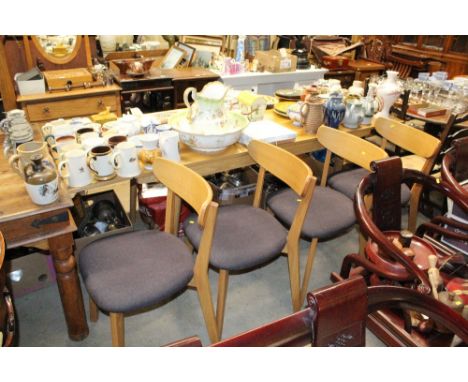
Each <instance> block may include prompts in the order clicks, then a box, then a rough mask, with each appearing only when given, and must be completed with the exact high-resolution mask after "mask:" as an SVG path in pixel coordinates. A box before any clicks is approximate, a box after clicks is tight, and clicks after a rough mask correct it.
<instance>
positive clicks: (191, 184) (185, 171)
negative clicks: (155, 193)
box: [153, 158, 213, 227]
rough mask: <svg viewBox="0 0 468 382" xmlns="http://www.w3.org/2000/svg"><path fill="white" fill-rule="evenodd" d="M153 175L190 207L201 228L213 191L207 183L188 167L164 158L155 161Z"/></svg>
mask: <svg viewBox="0 0 468 382" xmlns="http://www.w3.org/2000/svg"><path fill="white" fill-rule="evenodd" d="M153 173H154V176H155V177H156V179H158V180H159V181H160V182H161V183H163V184H164V185H165V186H166V187H167V188H168V189H169V190H171V191H172V192H174V193H175V194H176V195H177V196H179V197H180V198H181V199H183V200H184V201H186V202H187V203H188V204H190V205H191V206H192V208H193V209H194V210H195V211H196V212H197V214H198V223H199V224H200V225H201V226H202V227H203V226H204V223H205V210H206V208H208V206H209V204H210V202H211V201H212V199H213V191H212V189H211V187H210V186H209V184H208V183H207V181H206V180H205V179H203V177H202V176H201V175H199V174H197V173H196V172H195V171H193V170H191V169H189V168H188V167H185V166H184V165H182V164H179V163H176V162H174V161H171V160H168V159H164V158H156V159H155V161H154V165H153Z"/></svg>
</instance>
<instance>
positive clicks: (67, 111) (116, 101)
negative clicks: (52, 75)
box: [16, 84, 121, 122]
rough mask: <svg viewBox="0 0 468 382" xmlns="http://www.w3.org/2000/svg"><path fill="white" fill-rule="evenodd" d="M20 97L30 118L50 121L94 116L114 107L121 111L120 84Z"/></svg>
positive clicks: (114, 110)
mask: <svg viewBox="0 0 468 382" xmlns="http://www.w3.org/2000/svg"><path fill="white" fill-rule="evenodd" d="M16 101H17V102H18V103H19V104H20V105H21V108H22V109H23V110H24V111H25V112H26V115H27V118H28V120H29V121H30V122H47V121H51V120H54V119H58V118H71V117H83V116H90V115H92V114H96V113H99V112H100V111H103V110H105V109H106V107H109V108H110V111H112V112H114V113H116V114H117V115H118V116H120V115H121V108H120V87H119V86H118V85H115V84H114V85H109V86H101V87H96V88H90V89H74V90H70V91H56V92H49V93H44V94H35V95H27V96H18V98H17V99H16Z"/></svg>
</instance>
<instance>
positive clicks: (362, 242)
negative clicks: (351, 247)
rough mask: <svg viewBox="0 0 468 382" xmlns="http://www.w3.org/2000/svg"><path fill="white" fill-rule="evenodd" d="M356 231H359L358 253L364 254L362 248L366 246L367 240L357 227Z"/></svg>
mask: <svg viewBox="0 0 468 382" xmlns="http://www.w3.org/2000/svg"><path fill="white" fill-rule="evenodd" d="M358 231H359V254H360V255H361V256H364V255H365V253H364V250H365V248H366V244H367V240H366V238H365V236H364V235H363V234H362V232H361V230H360V229H359V228H358Z"/></svg>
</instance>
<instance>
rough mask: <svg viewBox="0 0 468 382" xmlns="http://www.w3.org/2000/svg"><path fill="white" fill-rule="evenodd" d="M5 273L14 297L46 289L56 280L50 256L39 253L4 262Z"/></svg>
mask: <svg viewBox="0 0 468 382" xmlns="http://www.w3.org/2000/svg"><path fill="white" fill-rule="evenodd" d="M5 272H6V275H7V284H8V286H9V288H10V290H11V293H12V294H13V296H14V297H21V296H24V295H26V294H28V293H31V292H34V291H37V290H39V289H42V288H45V287H48V286H50V285H52V284H55V280H56V276H55V270H54V266H53V260H52V256H51V255H44V254H42V253H39V252H34V253H31V254H25V255H22V256H19V257H16V258H12V259H10V260H6V261H5Z"/></svg>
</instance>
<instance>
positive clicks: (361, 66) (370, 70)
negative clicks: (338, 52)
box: [348, 60, 385, 81]
mask: <svg viewBox="0 0 468 382" xmlns="http://www.w3.org/2000/svg"><path fill="white" fill-rule="evenodd" d="M348 66H349V67H350V68H351V69H352V70H354V71H355V72H356V73H355V75H354V79H355V80H356V81H364V80H366V79H367V78H369V77H370V76H372V75H373V74H376V75H381V74H382V72H383V71H384V70H385V65H384V64H379V63H377V62H372V61H367V60H351V61H349V64H348Z"/></svg>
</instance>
